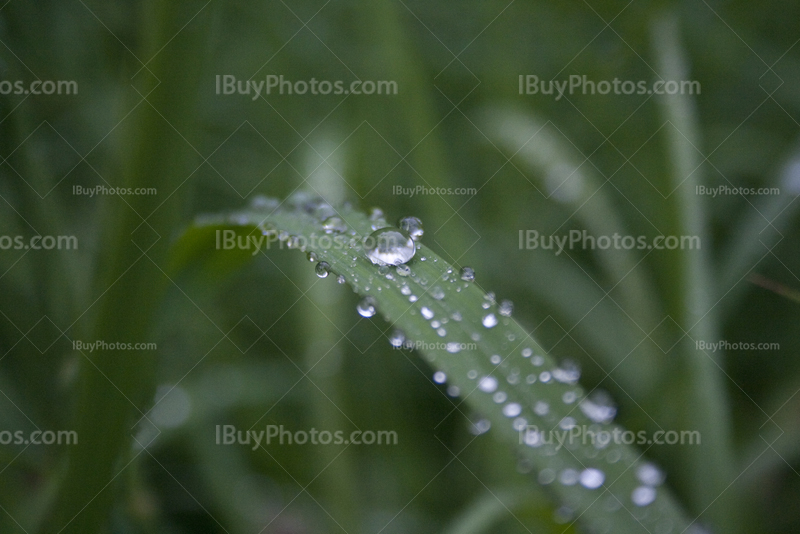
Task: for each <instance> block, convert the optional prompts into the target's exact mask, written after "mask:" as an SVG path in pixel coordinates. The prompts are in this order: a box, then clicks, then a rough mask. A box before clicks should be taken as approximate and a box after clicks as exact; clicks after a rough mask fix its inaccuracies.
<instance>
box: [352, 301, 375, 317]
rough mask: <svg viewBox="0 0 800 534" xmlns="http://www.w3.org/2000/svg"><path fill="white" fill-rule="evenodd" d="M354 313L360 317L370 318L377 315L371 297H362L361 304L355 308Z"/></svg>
mask: <svg viewBox="0 0 800 534" xmlns="http://www.w3.org/2000/svg"><path fill="white" fill-rule="evenodd" d="M356 311H358V314H359V315H360V316H361V317H372V316H373V315H375V313H377V309H376V308H375V299H374V298H372V297H364V298H363V299H361V302H359V303H358V306H356Z"/></svg>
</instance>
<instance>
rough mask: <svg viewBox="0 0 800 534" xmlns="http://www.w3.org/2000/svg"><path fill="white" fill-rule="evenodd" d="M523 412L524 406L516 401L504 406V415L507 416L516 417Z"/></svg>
mask: <svg viewBox="0 0 800 534" xmlns="http://www.w3.org/2000/svg"><path fill="white" fill-rule="evenodd" d="M521 413H522V406H520V405H519V404H517V403H516V402H510V403H508V404H506V405H505V406H503V415H505V416H506V417H516V416H518V415H519V414H521Z"/></svg>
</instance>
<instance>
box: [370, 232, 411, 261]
mask: <svg viewBox="0 0 800 534" xmlns="http://www.w3.org/2000/svg"><path fill="white" fill-rule="evenodd" d="M364 252H365V253H366V254H367V257H368V258H369V260H370V261H371V262H372V263H374V264H376V265H400V264H402V263H407V262H408V261H409V260H410V259H411V258H413V257H414V254H415V253H416V248H415V246H414V240H413V239H411V237H410V236H409V235H408V234H407V233H406V232H405V231H403V230H398V229H396V228H381V229H380V230H375V231H374V232H372V233H371V234H370V235H369V236H367V237H366V238H364Z"/></svg>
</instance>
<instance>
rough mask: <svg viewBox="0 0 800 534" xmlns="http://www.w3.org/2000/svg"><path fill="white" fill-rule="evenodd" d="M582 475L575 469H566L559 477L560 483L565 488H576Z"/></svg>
mask: <svg viewBox="0 0 800 534" xmlns="http://www.w3.org/2000/svg"><path fill="white" fill-rule="evenodd" d="M579 477H580V475H579V474H578V472H577V471H576V470H575V469H564V470H563V471H561V474H560V475H559V477H558V481H559V482H561V483H562V484H564V485H565V486H574V485H575V483H576V482H578V478H579Z"/></svg>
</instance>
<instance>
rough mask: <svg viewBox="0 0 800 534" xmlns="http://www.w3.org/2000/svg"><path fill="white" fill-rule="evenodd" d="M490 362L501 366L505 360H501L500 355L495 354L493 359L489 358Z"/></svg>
mask: <svg viewBox="0 0 800 534" xmlns="http://www.w3.org/2000/svg"><path fill="white" fill-rule="evenodd" d="M489 361H490V362H492V363H493V364H495V365H500V362H502V361H503V358H501V357H500V355H499V354H495V355H493V356H492V357H491V358H489Z"/></svg>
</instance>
